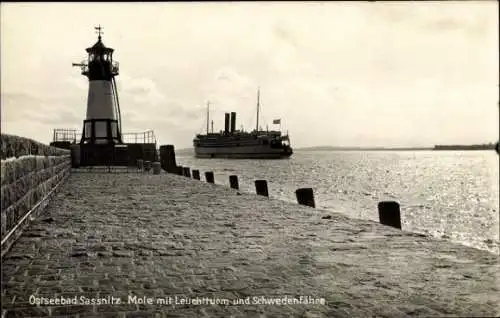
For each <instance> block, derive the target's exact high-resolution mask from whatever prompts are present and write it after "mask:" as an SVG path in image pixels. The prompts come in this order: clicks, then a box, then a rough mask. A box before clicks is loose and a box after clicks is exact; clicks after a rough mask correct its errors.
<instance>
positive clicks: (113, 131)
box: [111, 122, 118, 138]
mask: <svg viewBox="0 0 500 318" xmlns="http://www.w3.org/2000/svg"><path fill="white" fill-rule="evenodd" d="M111 136H113V138H117V137H118V125H117V123H113V122H111Z"/></svg>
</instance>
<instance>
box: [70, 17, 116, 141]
mask: <svg viewBox="0 0 500 318" xmlns="http://www.w3.org/2000/svg"><path fill="white" fill-rule="evenodd" d="M95 29H96V30H97V34H98V37H97V42H96V43H95V44H94V45H93V46H92V47H89V48H87V49H86V51H87V53H88V57H87V59H86V60H84V61H82V62H81V63H73V66H79V67H80V68H81V70H82V75H84V76H86V77H87V78H88V79H89V92H88V97H87V115H86V118H85V120H84V121H83V132H82V137H81V139H80V144H86V145H104V144H107V145H114V144H122V131H121V116H120V106H119V101H118V94H117V90H116V82H115V76H117V75H118V62H116V61H114V60H113V51H114V50H113V49H112V48H109V47H106V46H105V45H104V43H103V42H102V28H101V26H100V25H99V26H98V27H96V28H95Z"/></svg>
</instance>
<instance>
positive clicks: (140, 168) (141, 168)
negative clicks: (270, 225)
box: [137, 159, 144, 170]
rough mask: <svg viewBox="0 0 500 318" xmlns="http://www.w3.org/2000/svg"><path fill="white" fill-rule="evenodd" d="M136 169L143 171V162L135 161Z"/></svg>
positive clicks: (140, 160)
mask: <svg viewBox="0 0 500 318" xmlns="http://www.w3.org/2000/svg"><path fill="white" fill-rule="evenodd" d="M137 169H139V170H143V169H144V160H142V159H137Z"/></svg>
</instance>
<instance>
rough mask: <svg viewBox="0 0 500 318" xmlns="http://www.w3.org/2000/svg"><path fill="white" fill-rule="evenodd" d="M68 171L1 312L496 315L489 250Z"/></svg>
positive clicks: (15, 255)
mask: <svg viewBox="0 0 500 318" xmlns="http://www.w3.org/2000/svg"><path fill="white" fill-rule="evenodd" d="M69 172H70V173H69V177H68V178H67V179H66V180H65V182H64V184H62V185H61V186H60V187H59V189H58V190H57V191H56V193H55V194H54V197H53V198H52V199H51V200H50V202H49V203H48V205H47V207H46V209H45V210H44V211H43V212H42V213H41V214H40V215H39V216H38V217H37V218H34V219H33V220H31V222H30V224H29V226H28V227H26V229H25V230H24V231H23V232H22V234H21V235H20V236H19V238H18V239H17V241H16V242H15V243H14V244H13V245H12V247H11V248H10V250H9V251H8V252H7V253H6V254H5V256H4V257H3V259H2V265H3V266H2V317H29V316H72V315H77V316H78V317H90V316H95V317H97V316H99V317H103V316H106V317H167V316H168V317H171V316H172V317H214V316H217V317H229V316H231V315H232V316H234V317H255V316H259V315H265V316H269V317H368V316H382V317H404V316H426V317H428V316H434V317H437V316H498V315H499V314H500V308H499V303H500V290H499V284H498V283H499V274H498V273H499V272H500V266H499V257H498V255H494V254H492V253H488V252H486V251H481V250H477V249H473V248H468V247H465V246H461V245H456V244H453V243H450V242H446V241H443V240H437V239H433V238H429V237H426V236H423V235H419V234H413V233H408V232H404V231H401V230H399V229H396V228H393V227H389V226H384V225H381V224H379V223H376V222H372V221H364V220H354V219H350V218H348V217H346V216H343V215H341V214H338V213H334V212H330V211H323V210H320V209H314V208H312V207H308V206H304V205H298V204H292V203H287V202H283V201H279V200H273V199H269V198H268V197H266V196H262V195H256V194H249V193H241V192H239V191H238V190H236V189H232V188H229V187H224V186H221V185H216V184H211V183H207V182H205V181H200V180H195V179H191V178H187V177H185V176H182V175H177V174H173V173H170V174H169V173H166V172H165V171H162V172H161V173H160V174H154V173H153V171H149V172H144V171H143V170H138V169H135V170H134V169H131V170H129V172H128V173H109V172H106V170H103V171H99V170H94V171H93V170H85V169H82V168H80V169H72V170H71V171H69ZM61 299H64V300H63V301H62V300H61ZM64 301H66V303H64V304H62V302H64ZM67 302H70V303H69V304H68V303H67ZM71 302H73V303H71ZM97 302H99V303H97ZM216 303H217V304H216ZM37 304H38V305H37Z"/></svg>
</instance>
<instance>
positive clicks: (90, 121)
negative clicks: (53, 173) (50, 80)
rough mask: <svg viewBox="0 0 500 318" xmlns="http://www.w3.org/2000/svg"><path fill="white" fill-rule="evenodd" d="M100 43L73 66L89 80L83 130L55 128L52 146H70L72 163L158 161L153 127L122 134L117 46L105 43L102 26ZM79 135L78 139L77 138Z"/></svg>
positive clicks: (99, 36)
mask: <svg viewBox="0 0 500 318" xmlns="http://www.w3.org/2000/svg"><path fill="white" fill-rule="evenodd" d="M95 29H96V30H97V42H96V43H95V44H94V45H93V46H91V47H89V48H87V49H86V50H85V51H86V52H87V56H86V58H85V59H84V60H83V61H82V62H81V63H73V66H78V67H80V68H81V73H82V75H84V76H85V77H87V79H88V81H89V91H88V94H87V112H86V114H85V119H84V120H83V131H82V133H81V135H80V133H79V132H77V129H54V137H53V141H52V142H51V143H50V145H52V146H55V147H60V148H65V149H71V157H72V166H73V167H74V168H77V167H80V166H82V167H85V166H135V165H137V161H138V160H143V161H150V162H154V161H158V151H157V147H156V137H155V135H154V132H153V130H148V131H145V132H135V133H131V132H128V133H123V132H122V125H121V115H120V102H119V99H118V91H117V89H116V81H115V77H116V76H117V75H118V62H117V61H115V60H114V59H113V52H114V49H112V48H110V47H106V46H105V45H104V43H103V42H102V28H101V26H98V27H96V28H95ZM79 136H81V137H80V139H79V142H78V137H79Z"/></svg>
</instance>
